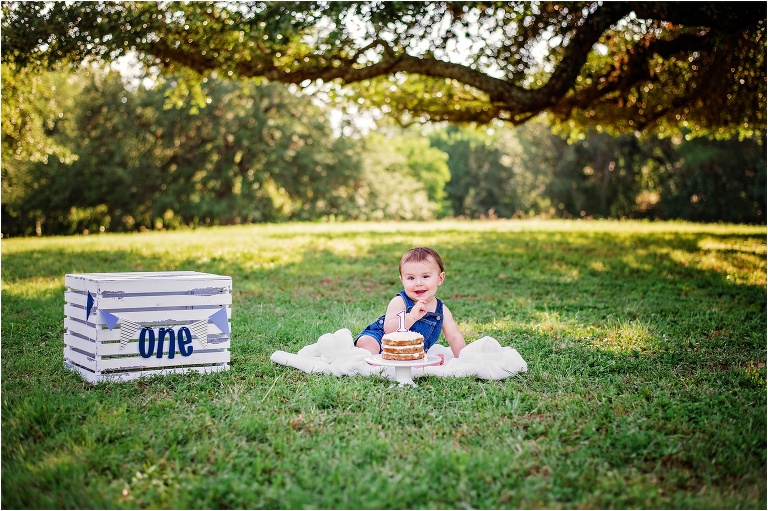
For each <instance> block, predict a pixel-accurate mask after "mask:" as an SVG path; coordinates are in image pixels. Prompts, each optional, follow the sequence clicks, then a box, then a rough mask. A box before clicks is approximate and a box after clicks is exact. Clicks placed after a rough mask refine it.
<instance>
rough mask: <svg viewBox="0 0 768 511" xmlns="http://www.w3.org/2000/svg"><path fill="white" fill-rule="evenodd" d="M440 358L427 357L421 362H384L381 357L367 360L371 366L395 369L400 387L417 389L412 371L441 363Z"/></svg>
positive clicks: (377, 356)
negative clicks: (407, 386) (408, 386)
mask: <svg viewBox="0 0 768 511" xmlns="http://www.w3.org/2000/svg"><path fill="white" fill-rule="evenodd" d="M440 360H441V359H440V357H438V356H437V355H427V356H426V357H424V358H422V359H420V360H384V359H383V358H381V355H374V356H372V357H368V358H366V359H365V361H366V362H368V363H369V364H371V365H374V366H384V367H394V368H395V381H397V386H398V387H404V386H406V385H410V386H411V387H417V385H416V384H415V383H414V382H413V375H412V373H411V369H413V368H414V367H419V366H431V365H435V364H437V363H439V362H440Z"/></svg>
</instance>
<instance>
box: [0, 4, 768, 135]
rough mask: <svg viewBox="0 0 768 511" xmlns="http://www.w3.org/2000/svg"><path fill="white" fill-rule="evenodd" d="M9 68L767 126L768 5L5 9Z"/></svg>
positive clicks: (415, 110)
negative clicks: (205, 79)
mask: <svg viewBox="0 0 768 511" xmlns="http://www.w3.org/2000/svg"><path fill="white" fill-rule="evenodd" d="M2 9H3V23H2V45H3V56H2V58H3V62H8V63H14V64H16V65H20V66H25V65H28V64H34V63H40V64H43V65H48V66H50V65H55V64H56V63H57V62H60V61H64V60H67V61H82V60H86V59H101V60H114V59H116V58H117V57H119V56H121V55H125V54H127V53H128V52H135V53H136V54H137V55H138V57H139V58H140V60H141V61H142V62H144V63H145V64H146V65H147V66H157V67H158V68H160V69H161V70H163V71H165V72H175V71H178V70H179V68H180V67H183V68H188V69H191V70H193V71H194V72H196V73H199V74H200V75H201V76H208V75H210V74H214V73H215V74H218V75H220V76H232V75H237V76H241V77H263V78H266V79H268V80H271V81H277V82H284V83H294V84H301V85H302V87H305V88H308V89H309V88H312V87H316V86H317V85H318V84H319V83H325V84H328V83H338V84H344V85H350V84H357V85H356V93H357V94H358V96H360V97H359V99H360V100H361V102H368V103H369V105H370V106H374V107H377V108H380V109H382V110H383V111H386V112H390V113H392V114H394V115H396V116H397V117H399V118H400V119H401V120H402V121H404V122H407V121H413V120H424V121H427V120H431V121H451V122H477V123H487V122H490V121H491V120H494V119H502V120H504V121H508V122H510V123H513V124H521V123H524V122H526V121H527V120H529V119H532V118H534V117H536V116H538V115H539V114H541V113H543V112H548V113H549V114H550V115H551V116H552V117H553V118H554V119H556V120H558V121H560V122H562V123H564V124H565V125H566V127H568V128H572V129H578V128H581V127H590V126H601V127H603V128H605V129H609V128H610V129H613V130H615V131H618V132H634V131H636V130H642V129H647V130H659V131H662V132H664V131H665V130H669V129H677V127H678V126H679V125H681V124H683V125H685V126H686V127H687V129H688V130H689V131H693V132H704V131H706V132H711V133H716V134H719V135H721V136H726V135H730V134H733V133H741V134H746V135H750V134H753V133H755V132H759V133H762V132H763V131H764V130H765V122H766V118H765V112H766V90H765V89H766V65H765V53H766V41H765V29H766V5H765V3H763V2H745V3H742V2H247V3H241V2H233V3H219V2H190V3H177V2H161V3H155V2H66V3H65V2H53V3H40V2H5V3H3V7H2Z"/></svg>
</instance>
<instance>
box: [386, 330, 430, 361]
mask: <svg viewBox="0 0 768 511" xmlns="http://www.w3.org/2000/svg"><path fill="white" fill-rule="evenodd" d="M424 356H425V354H424V336H423V335H421V334H419V333H416V332H410V331H408V332H391V333H388V334H384V337H383V338H382V339H381V358H383V359H384V360H420V359H422V358H424Z"/></svg>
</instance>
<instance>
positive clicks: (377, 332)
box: [355, 290, 445, 351]
mask: <svg viewBox="0 0 768 511" xmlns="http://www.w3.org/2000/svg"><path fill="white" fill-rule="evenodd" d="M398 296H400V297H402V299H403V300H404V301H405V312H406V313H408V312H411V309H412V308H413V305H414V304H415V303H416V302H414V301H413V300H411V299H410V298H408V295H407V294H405V290H402V291H400V292H399V293H398ZM385 317H386V314H383V315H382V316H381V317H379V319H377V320H376V321H374V322H373V323H371V324H370V325H368V326H367V327H366V328H365V330H363V331H362V332H360V334H358V336H357V337H356V338H355V343H357V339H359V338H360V336H362V335H369V336H371V337H373V338H374V339H376V340H377V341H378V342H379V345H381V338H382V337H384V318H385ZM444 317H445V316H444V314H443V302H442V301H440V299H439V298H437V307H436V308H435V312H427V313H426V314H425V315H424V317H422V318H421V319H419V320H418V321H417V322H416V323H414V324H413V325H411V328H410V331H411V332H417V333H420V334H421V335H423V336H424V351H427V350H428V349H429V348H431V347H432V345H433V344H435V343H436V342H437V339H438V338H439V337H440V332H442V331H443V318H444Z"/></svg>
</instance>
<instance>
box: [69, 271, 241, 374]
mask: <svg viewBox="0 0 768 511" xmlns="http://www.w3.org/2000/svg"><path fill="white" fill-rule="evenodd" d="M64 284H65V286H66V288H67V289H66V292H65V304H64V328H65V333H64V344H65V346H64V365H65V367H67V368H69V369H73V370H76V371H78V372H79V373H80V374H81V375H82V376H83V378H85V379H86V380H88V381H89V382H91V383H98V382H100V381H104V380H107V379H109V380H118V381H127V380H133V379H136V378H141V377H143V376H153V375H157V374H171V373H185V372H189V371H196V372H200V373H208V372H217V371H226V370H228V369H229V360H230V358H229V356H230V331H231V329H230V319H231V317H232V278H231V277H225V276H221V275H213V274H210V273H199V272H194V271H172V272H132V273H83V274H69V275H66V277H65V279H64Z"/></svg>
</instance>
